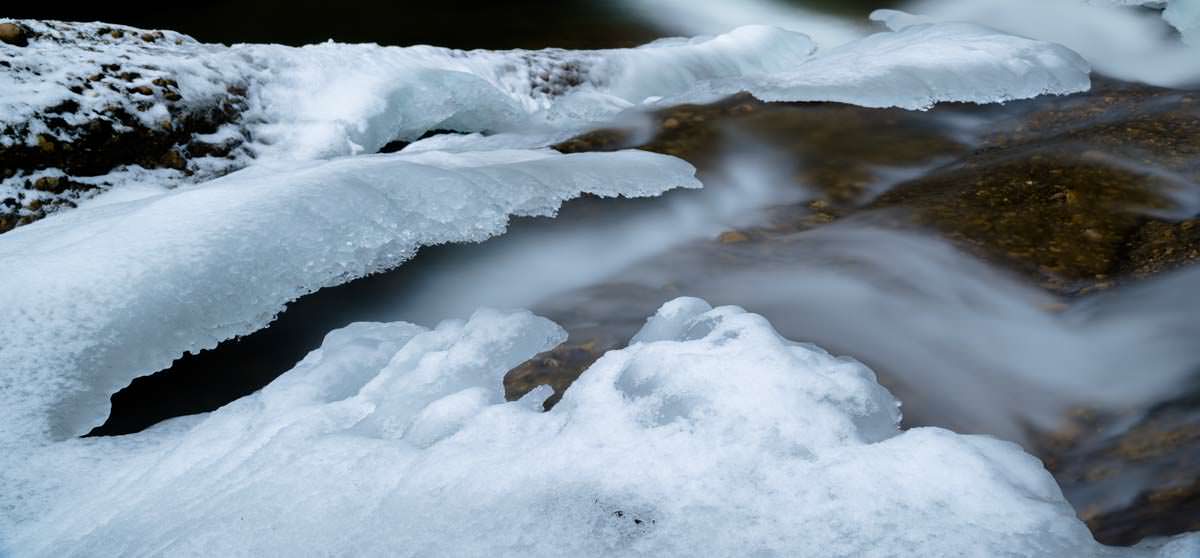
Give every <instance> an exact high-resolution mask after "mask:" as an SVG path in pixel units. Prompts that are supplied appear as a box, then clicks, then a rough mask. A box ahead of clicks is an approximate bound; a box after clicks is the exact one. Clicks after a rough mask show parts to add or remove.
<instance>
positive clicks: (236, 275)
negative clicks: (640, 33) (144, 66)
mask: <svg viewBox="0 0 1200 558" xmlns="http://www.w3.org/2000/svg"><path fill="white" fill-rule="evenodd" d="M694 172H695V169H694V168H693V167H692V166H691V165H689V164H687V163H685V162H683V161H681V160H679V159H675V158H672V157H667V156H664V155H656V154H651V153H646V152H641V151H622V152H613V153H583V154H575V155H561V154H558V153H557V152H554V151H551V150H525V151H492V152H480V153H458V154H448V153H438V152H427V153H419V154H411V155H410V154H390V155H372V156H359V157H348V158H341V159H334V160H330V161H323V162H308V163H303V164H300V163H292V164H288V165H283V164H275V165H269V164H260V165H257V166H254V167H251V168H249V169H246V170H243V171H241V172H238V173H234V174H231V175H228V176H226V177H223V178H220V179H217V180H213V181H210V182H207V183H205V184H200V185H195V186H189V187H182V188H177V189H174V190H170V191H167V192H166V193H160V194H155V195H150V196H149V197H144V198H140V199H134V200H132V201H126V202H119V203H109V204H104V205H96V206H92V207H84V208H80V209H77V210H74V211H71V212H68V213H64V214H60V215H57V216H55V217H54V218H51V219H46V220H43V221H39V222H37V223H34V224H32V225H29V226H26V227H21V228H19V229H16V230H14V231H11V232H9V233H7V234H4V235H0V269H4V274H3V276H2V278H0V339H3V340H4V342H3V343H0V386H4V389H0V407H3V408H5V409H6V410H7V411H8V413H9V414H7V415H6V419H5V420H4V421H3V422H2V423H0V452H2V451H4V448H5V445H6V443H10V442H14V441H16V440H23V441H24V442H25V443H29V442H31V441H36V440H44V439H47V438H48V437H65V436H72V435H78V434H82V433H84V432H86V431H87V430H88V429H89V428H90V427H92V426H95V425H96V424H98V423H99V422H100V421H102V419H103V417H104V416H105V415H106V412H107V408H108V407H107V404H108V397H109V395H110V394H111V393H113V392H114V391H116V390H117V389H119V388H121V387H123V386H124V385H125V384H127V383H128V382H129V380H131V379H133V378H135V377H137V376H140V375H143V374H147V373H150V372H153V371H155V370H158V369H160V368H162V367H165V366H167V365H169V364H170V363H171V361H172V360H173V359H175V358H177V357H179V356H180V355H182V354H183V353H184V352H185V351H197V350H199V349H203V348H207V347H212V346H214V345H215V344H216V343H217V342H219V341H222V340H224V339H227V338H230V337H233V336H236V335H243V334H247V333H250V332H252V331H255V330H257V329H259V328H261V327H263V326H265V325H266V324H267V323H268V322H269V321H270V320H271V319H272V317H273V316H274V315H275V314H276V313H278V312H279V311H280V310H282V309H283V307H284V305H285V304H287V303H288V302H289V301H291V300H293V299H295V298H297V297H299V296H301V295H303V294H306V293H308V292H311V291H313V290H316V289H319V288H322V287H326V286H331V285H336V284H339V283H343V282H345V281H349V280H351V279H354V278H357V277H361V276H363V275H366V274H369V273H372V272H376V271H379V270H383V269H387V268H390V267H393V266H396V265H398V264H400V263H401V262H403V261H404V260H406V259H408V258H409V257H411V256H412V255H413V253H414V252H415V251H416V250H417V249H418V248H419V247H421V246H426V245H431V244H439V243H446V242H469V241H481V240H484V239H486V238H488V237H490V236H493V235H496V234H500V233H502V232H503V231H504V229H505V226H506V224H507V221H508V218H509V216H510V215H553V214H554V212H555V211H556V210H557V209H558V207H559V204H560V203H561V202H563V201H564V200H566V199H569V198H572V197H575V196H577V195H579V194H581V193H585V192H586V193H590V194H594V195H598V196H603V197H609V196H618V195H622V196H629V197H639V196H654V195H658V194H660V193H662V192H664V191H665V190H668V189H671V188H674V187H680V186H682V187H698V186H699V183H698V182H697V181H696V180H695V178H694V177H693V173H694Z"/></svg>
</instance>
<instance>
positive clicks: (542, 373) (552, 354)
mask: <svg viewBox="0 0 1200 558" xmlns="http://www.w3.org/2000/svg"><path fill="white" fill-rule="evenodd" d="M614 348H616V347H615V346H606V347H600V346H599V343H598V342H597V341H596V340H589V341H586V342H583V343H570V342H568V343H564V344H562V345H559V346H558V347H555V348H554V349H551V350H549V351H546V352H544V353H541V354H539V355H537V356H535V357H533V358H532V359H529V360H528V361H526V362H525V363H524V364H522V365H520V366H518V367H516V368H514V369H512V370H511V371H509V373H508V374H507V375H506V376H505V377H504V388H505V392H506V394H507V397H508V399H509V400H510V401H513V400H516V399H520V398H521V397H522V396H524V395H525V394H527V393H529V392H530V391H532V390H533V389H534V388H536V387H538V386H543V385H548V386H550V387H551V388H552V389H554V395H552V396H551V397H550V398H549V399H547V400H546V402H545V404H544V408H545V409H547V410H549V409H550V408H551V407H553V406H554V405H555V404H557V403H558V401H559V400H560V399H562V395H563V393H564V392H565V391H566V390H567V388H568V387H569V386H570V385H571V383H573V382H574V381H575V380H576V379H577V378H579V375H580V374H582V373H583V371H584V370H586V369H587V368H588V367H589V366H591V365H592V363H594V362H596V360H598V359H599V358H600V356H601V355H603V354H604V352H605V351H607V350H610V349H614Z"/></svg>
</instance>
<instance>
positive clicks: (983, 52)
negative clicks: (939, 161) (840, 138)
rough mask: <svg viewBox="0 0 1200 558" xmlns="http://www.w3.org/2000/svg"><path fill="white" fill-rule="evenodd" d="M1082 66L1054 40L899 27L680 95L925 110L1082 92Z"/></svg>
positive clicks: (964, 27) (961, 28)
mask: <svg viewBox="0 0 1200 558" xmlns="http://www.w3.org/2000/svg"><path fill="white" fill-rule="evenodd" d="M1089 72H1090V67H1089V66H1088V64H1087V62H1086V61H1084V60H1083V59H1082V58H1080V57H1079V55H1077V54H1075V53H1074V52H1072V51H1070V50H1069V49H1067V48H1064V47H1062V46H1059V45H1056V44H1052V43H1046V42H1041V41H1034V40H1030V39H1025V38H1021V37H1016V36H1013V35H1008V34H1004V33H1000V32H998V31H994V30H992V29H988V28H986V27H982V26H979V25H973V24H959V23H943V24H921V25H911V26H906V27H903V28H900V29H897V30H896V31H892V32H884V33H876V34H874V35H871V36H869V37H866V38H864V39H860V40H858V41H854V42H851V43H847V44H845V45H842V46H840V47H837V48H834V49H830V50H828V51H825V52H822V53H819V54H818V55H816V56H814V57H812V58H810V59H809V60H807V61H805V62H804V63H803V64H800V65H797V66H796V67H794V68H793V69H792V70H790V71H788V72H781V73H776V74H771V75H759V76H751V77H748V78H745V79H739V80H713V81H711V82H708V83H707V84H705V85H704V87H697V88H695V89H693V91H692V92H691V93H689V94H688V95H684V96H683V97H682V98H681V99H670V101H675V102H679V101H691V102H695V101H707V100H711V99H715V98H719V97H722V96H725V95H729V94H733V93H736V92H739V91H748V92H750V93H751V94H752V95H754V96H755V97H758V98H759V99H762V100H764V101H837V102H843V103H849V104H854V105H860V106H866V107H900V108H906V109H925V108H929V107H932V106H933V105H934V104H937V103H941V102H950V101H957V102H973V103H996V102H1005V101H1011V100H1015V99H1026V98H1030V97H1036V96H1039V95H1045V94H1066V93H1075V92H1078V91H1086V90H1087V89H1088V88H1089V87H1090V86H1091V82H1090V80H1089V78H1088V73H1089Z"/></svg>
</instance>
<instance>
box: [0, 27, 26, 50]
mask: <svg viewBox="0 0 1200 558" xmlns="http://www.w3.org/2000/svg"><path fill="white" fill-rule="evenodd" d="M0 42H2V43H7V44H10V45H13V46H18V47H24V46H29V30H28V29H26V28H25V27H24V26H23V25H20V24H17V23H0Z"/></svg>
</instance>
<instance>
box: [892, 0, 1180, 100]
mask: <svg viewBox="0 0 1200 558" xmlns="http://www.w3.org/2000/svg"><path fill="white" fill-rule="evenodd" d="M1133 4H1139V5H1143V4H1144V5H1150V4H1155V5H1159V6H1162V5H1164V4H1165V5H1166V9H1165V11H1164V12H1163V13H1161V14H1160V13H1156V12H1155V11H1153V10H1139V9H1133V6H1131V5H1133ZM1197 5H1200V3H1197V2H1196V1H1195V0H1172V1H1171V2H1169V3H1164V2H1161V1H1160V2H1148V1H1146V0H1090V1H1089V0H913V1H910V2H908V3H907V4H905V5H904V9H905V11H907V12H911V13H913V14H918V15H920V16H923V18H924V19H923V21H926V22H929V21H941V22H945V21H968V22H974V23H979V24H982V25H987V26H988V27H992V28H995V29H999V30H1000V31H1003V32H1006V33H1013V34H1017V35H1021V36H1024V37H1032V38H1035V39H1040V40H1043V41H1053V42H1055V43H1059V44H1062V45H1064V46H1066V47H1068V48H1070V49H1072V50H1074V51H1075V52H1078V53H1079V54H1081V55H1082V56H1083V57H1084V58H1086V59H1087V60H1088V61H1089V62H1090V63H1091V64H1092V65H1093V66H1094V67H1095V69H1096V71H1098V72H1100V73H1104V74H1107V75H1111V76H1114V77H1117V78H1120V79H1126V80H1133V81H1142V82H1146V83H1150V84H1154V85H1163V86H1173V85H1183V86H1187V85H1194V84H1195V83H1197V82H1200V45H1198V44H1196V43H1197V42H1200V41H1197V39H1195V38H1194V35H1195V33H1196V29H1197V27H1196V25H1197V23H1198V21H1197V19H1196V18H1197V9H1198V8H1197V7H1196V6H1197ZM1164 18H1165V19H1166V21H1164ZM1168 23H1169V24H1170V25H1168ZM1172 25H1173V26H1175V27H1177V28H1178V29H1179V31H1180V32H1181V33H1182V34H1183V39H1184V40H1183V41H1182V42H1181V41H1180V40H1179V38H1178V37H1176V36H1175V30H1174V29H1172V28H1171V26H1172Z"/></svg>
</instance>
